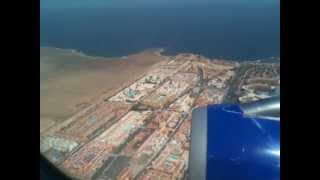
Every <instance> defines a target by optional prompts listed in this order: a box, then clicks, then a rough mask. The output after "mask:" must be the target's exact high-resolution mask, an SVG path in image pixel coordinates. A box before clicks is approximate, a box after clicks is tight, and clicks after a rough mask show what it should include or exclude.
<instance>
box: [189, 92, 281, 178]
mask: <svg viewBox="0 0 320 180" xmlns="http://www.w3.org/2000/svg"><path fill="white" fill-rule="evenodd" d="M275 103H276V105H275ZM277 108H278V111H275V109H277ZM270 112H271V113H270ZM274 112H276V114H277V113H278V114H279V112H280V103H279V99H278V98H276V99H275V98H273V99H271V100H264V101H263V102H262V103H261V102H260V103H256V102H255V103H253V104H252V103H251V104H246V105H243V106H242V105H235V104H220V105H209V106H207V107H202V108H198V109H195V110H194V111H193V113H192V116H193V117H192V130H191V149H190V157H189V179H192V180H193V179H197V180H198V179H199V180H201V179H203V180H204V179H209V180H215V179H220V180H231V179H232V180H233V179H243V180H273V179H280V118H279V116H278V117H274V116H268V113H269V114H272V113H273V114H272V115H274V114H275V113H274Z"/></svg>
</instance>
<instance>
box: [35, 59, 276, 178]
mask: <svg viewBox="0 0 320 180" xmlns="http://www.w3.org/2000/svg"><path fill="white" fill-rule="evenodd" d="M279 90H280V63H279V62H273V63H258V62H246V63H240V62H236V61H226V60H218V59H208V58H205V57H203V56H200V55H194V54H187V53H182V54H178V55H176V56H168V61H166V62H165V63H162V64H159V65H158V66H156V67H154V68H153V69H151V70H150V71H148V72H146V73H144V74H143V76H141V77H139V78H138V79H136V80H135V81H133V82H130V83H128V85H126V86H124V87H122V88H121V89H119V91H117V92H116V93H114V94H112V95H109V96H108V97H103V98H101V99H99V100H97V101H96V102H94V103H93V104H92V105H90V106H89V107H86V108H85V109H83V110H82V111H80V112H78V113H76V114H75V115H73V116H72V117H70V118H68V119H66V120H65V121H63V122H61V123H58V124H55V125H54V126H52V127H50V128H48V129H47V130H45V131H43V132H41V136H40V142H41V143H40V151H41V153H42V154H44V155H45V157H47V158H48V159H49V160H50V161H51V162H52V163H53V164H55V165H56V166H57V167H59V168H60V169H61V170H62V171H64V172H65V173H66V174H68V175H69V176H71V177H74V178H76V179H97V180H102V179H107V180H109V179H110V180H130V179H137V180H151V179H185V178H186V177H187V176H188V156H189V146H190V130H191V113H192V109H194V108H197V107H201V106H206V105H208V104H219V103H246V102H250V101H255V100H258V99H263V98H267V97H270V96H273V95H276V94H278V93H279Z"/></svg>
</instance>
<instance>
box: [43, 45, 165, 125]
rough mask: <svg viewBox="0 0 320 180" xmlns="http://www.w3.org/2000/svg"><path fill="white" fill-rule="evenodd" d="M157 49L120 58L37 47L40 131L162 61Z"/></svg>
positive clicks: (163, 57)
mask: <svg viewBox="0 0 320 180" xmlns="http://www.w3.org/2000/svg"><path fill="white" fill-rule="evenodd" d="M158 51H159V50H158ZM158 51H157V50H150V51H145V52H141V53H138V54H135V55H130V56H128V57H124V58H95V57H90V56H85V55H83V54H81V53H79V52H75V51H73V50H63V49H57V48H40V106H41V108H40V124H41V131H43V130H45V129H46V128H48V127H50V126H51V125H53V124H54V123H56V122H61V121H63V120H65V119H67V118H68V117H70V116H71V115H73V114H74V113H76V112H78V111H79V110H80V109H83V108H85V107H87V106H89V105H90V104H91V103H92V102H93V101H95V100H96V99H98V98H100V97H101V95H104V96H107V95H108V93H112V92H113V91H114V90H117V89H118V88H120V87H121V86H122V85H124V84H125V83H127V82H130V81H132V80H135V79H136V78H138V77H139V76H141V75H143V73H145V72H146V70H148V69H149V68H151V67H152V66H153V65H155V64H157V63H159V62H163V61H165V60H166V57H165V56H159V53H158Z"/></svg>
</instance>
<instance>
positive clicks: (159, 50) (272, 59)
mask: <svg viewBox="0 0 320 180" xmlns="http://www.w3.org/2000/svg"><path fill="white" fill-rule="evenodd" d="M40 48H49V49H50V48H51V49H56V50H61V51H67V52H71V53H73V54H76V55H79V56H81V57H84V58H89V59H95V60H98V59H127V58H128V57H129V56H132V55H136V54H140V53H145V52H149V51H151V52H152V53H155V54H157V55H159V56H168V57H172V56H176V55H179V54H193V55H199V56H203V57H205V58H206V59H210V60H222V61H231V62H239V63H248V62H252V63H253V62H257V63H259V62H263V63H269V62H270V63H275V62H278V61H279V62H280V57H279V56H269V57H262V58H257V57H256V58H248V59H232V58H221V57H212V58H210V57H207V56H205V55H202V54H198V53H192V52H177V53H171V54H170V53H168V52H167V49H166V48H148V49H145V50H142V51H139V52H136V53H131V54H126V55H122V56H98V55H90V54H87V53H85V52H83V51H80V50H78V49H72V48H70V49H64V48H58V47H54V46H40Z"/></svg>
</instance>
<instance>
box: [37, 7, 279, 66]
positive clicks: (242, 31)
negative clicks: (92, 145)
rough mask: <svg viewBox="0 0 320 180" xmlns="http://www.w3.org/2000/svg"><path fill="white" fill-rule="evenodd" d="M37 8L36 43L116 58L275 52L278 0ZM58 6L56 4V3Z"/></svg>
mask: <svg viewBox="0 0 320 180" xmlns="http://www.w3.org/2000/svg"><path fill="white" fill-rule="evenodd" d="M258 2H259V1H252V3H243V4H241V3H235V4H232V3H204V4H199V5H195V4H189V5H182V4H176V5H170V6H169V5H168V6H155V5H154V6H152V5H150V6H145V7H144V6H143V5H139V6H123V7H121V6H115V7H110V6H101V7H99V6H95V7H91V6H88V7H86V6H80V7H76V8H72V7H66V8H57V7H55V8H50V7H49V8H48V7H45V6H42V7H41V8H40V45H41V46H52V47H57V48H66V49H76V50H79V51H81V52H84V53H86V54H88V55H92V56H106V57H115V56H116V57H119V56H126V55H128V54H133V53H137V52H140V51H143V50H145V49H149V48H164V49H165V54H170V55H174V54H177V53H195V54H201V55H203V56H206V57H209V58H222V59H232V60H257V59H268V58H271V57H278V56H279V55H280V8H279V3H277V2H274V3H261V4H259V3H258ZM60 7H61V6H60Z"/></svg>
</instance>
